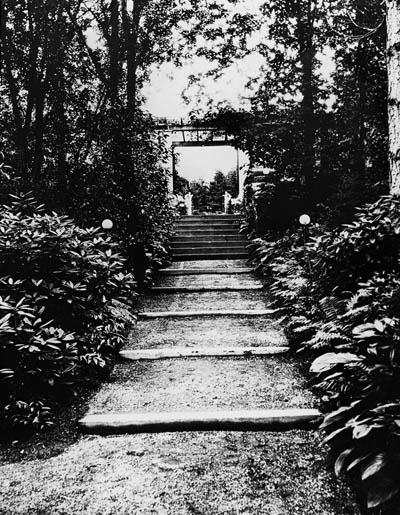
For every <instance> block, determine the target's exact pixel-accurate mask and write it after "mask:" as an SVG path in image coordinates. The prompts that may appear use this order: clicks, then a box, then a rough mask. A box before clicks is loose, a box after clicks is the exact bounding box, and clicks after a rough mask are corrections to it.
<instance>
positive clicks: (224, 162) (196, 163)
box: [175, 146, 248, 182]
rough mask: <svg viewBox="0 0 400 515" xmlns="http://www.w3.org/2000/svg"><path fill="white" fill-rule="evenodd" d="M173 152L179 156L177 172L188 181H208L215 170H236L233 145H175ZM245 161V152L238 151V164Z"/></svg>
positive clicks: (235, 153)
mask: <svg viewBox="0 0 400 515" xmlns="http://www.w3.org/2000/svg"><path fill="white" fill-rule="evenodd" d="M175 152H176V153H177V154H178V156H179V157H178V165H177V170H178V173H179V175H180V176H181V177H184V178H185V179H188V180H189V181H193V180H197V179H203V180H204V181H205V182H210V181H211V180H212V179H213V178H214V174H215V172H216V171H217V170H220V171H221V172H222V173H224V174H226V173H227V172H230V171H231V170H233V169H234V170H236V166H237V157H238V153H237V151H236V149H234V148H233V147H229V146H223V147H177V148H175ZM247 162H248V158H247V156H246V154H245V153H244V152H241V151H239V166H242V165H244V164H247Z"/></svg>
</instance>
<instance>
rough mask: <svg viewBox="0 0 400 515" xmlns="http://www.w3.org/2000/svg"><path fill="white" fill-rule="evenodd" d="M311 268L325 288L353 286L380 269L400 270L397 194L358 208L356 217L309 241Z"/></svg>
mask: <svg viewBox="0 0 400 515" xmlns="http://www.w3.org/2000/svg"><path fill="white" fill-rule="evenodd" d="M310 250H312V251H313V254H314V270H315V274H316V276H318V278H319V282H320V284H321V285H322V286H323V287H325V288H326V289H330V288H332V287H334V286H340V287H341V289H353V290H354V288H355V287H356V286H357V284H358V283H359V282H360V281H364V280H367V279H369V278H371V277H372V275H373V274H374V273H376V272H379V271H387V272H397V273H399V272H400V198H399V197H396V196H384V197H381V198H380V199H379V200H378V201H377V202H375V203H374V204H367V205H366V206H365V207H363V208H361V209H358V213H357V215H356V217H355V220H354V221H353V222H352V223H351V224H346V225H343V226H341V227H339V228H338V229H335V230H334V231H329V232H326V233H324V234H322V235H321V236H319V237H318V238H315V240H314V243H313V244H311V245H310Z"/></svg>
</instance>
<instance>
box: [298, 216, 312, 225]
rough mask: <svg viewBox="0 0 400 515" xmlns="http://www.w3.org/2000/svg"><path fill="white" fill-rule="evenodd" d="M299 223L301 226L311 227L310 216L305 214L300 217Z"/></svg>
mask: <svg viewBox="0 0 400 515" xmlns="http://www.w3.org/2000/svg"><path fill="white" fill-rule="evenodd" d="M299 222H300V224H301V225H309V224H310V222H311V218H310V217H309V216H308V215H306V214H304V215H301V216H300V218H299Z"/></svg>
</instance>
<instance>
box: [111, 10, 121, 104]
mask: <svg viewBox="0 0 400 515" xmlns="http://www.w3.org/2000/svg"><path fill="white" fill-rule="evenodd" d="M110 11H111V13H110V24H111V37H110V57H109V59H110V67H109V75H110V76H109V81H110V96H111V102H112V103H113V104H114V105H115V103H116V102H117V100H118V88H119V82H120V39H119V0H111V4H110Z"/></svg>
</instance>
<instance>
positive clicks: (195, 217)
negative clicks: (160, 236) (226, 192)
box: [176, 215, 243, 222]
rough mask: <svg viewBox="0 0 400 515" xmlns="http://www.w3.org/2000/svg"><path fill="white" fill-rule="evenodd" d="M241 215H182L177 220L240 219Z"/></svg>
mask: <svg viewBox="0 0 400 515" xmlns="http://www.w3.org/2000/svg"><path fill="white" fill-rule="evenodd" d="M242 219H243V217H242V215H182V216H181V217H180V218H178V219H177V220H176V221H177V222H197V221H200V222H209V221H215V220H223V221H225V220H228V221H241V220H242Z"/></svg>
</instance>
